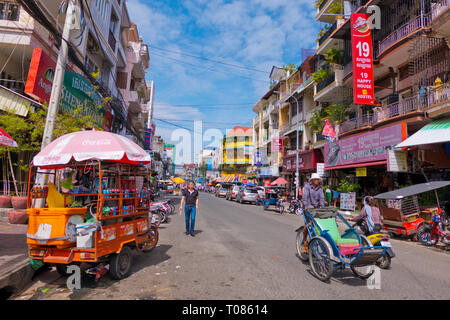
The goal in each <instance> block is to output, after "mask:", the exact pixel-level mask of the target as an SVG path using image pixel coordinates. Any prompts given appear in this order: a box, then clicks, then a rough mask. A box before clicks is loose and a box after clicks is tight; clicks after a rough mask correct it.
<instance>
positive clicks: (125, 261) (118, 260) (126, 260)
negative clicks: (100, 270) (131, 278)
mask: <svg viewBox="0 0 450 320" xmlns="http://www.w3.org/2000/svg"><path fill="white" fill-rule="evenodd" d="M110 264H111V268H110V273H111V277H112V278H113V279H115V280H120V279H123V278H125V277H127V276H128V275H129V274H130V272H131V266H132V264H133V254H132V252H131V250H130V248H128V247H127V246H124V247H123V248H122V251H120V253H118V254H117V253H115V254H113V255H112V257H111V260H110Z"/></svg>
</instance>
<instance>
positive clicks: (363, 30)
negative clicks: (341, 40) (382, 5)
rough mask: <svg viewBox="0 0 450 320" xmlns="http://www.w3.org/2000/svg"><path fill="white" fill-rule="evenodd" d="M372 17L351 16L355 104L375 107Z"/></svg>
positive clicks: (354, 14)
mask: <svg viewBox="0 0 450 320" xmlns="http://www.w3.org/2000/svg"><path fill="white" fill-rule="evenodd" d="M369 19H370V15H368V14H359V13H353V14H352V15H351V35H352V52H353V54H352V57H353V103H354V104H356V105H358V104H362V105H374V104H375V90H374V81H373V46H372V32H371V30H370V22H369Z"/></svg>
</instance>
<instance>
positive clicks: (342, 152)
mask: <svg viewBox="0 0 450 320" xmlns="http://www.w3.org/2000/svg"><path fill="white" fill-rule="evenodd" d="M404 135H405V134H404V130H403V124H398V125H394V126H391V127H387V128H383V129H378V130H375V131H372V132H368V133H365V134H360V135H357V136H353V137H349V138H346V139H342V140H338V141H337V142H335V143H329V144H326V145H325V167H326V168H329V167H335V166H343V165H351V164H355V163H364V162H373V161H383V160H387V150H389V149H391V148H392V147H394V146H396V145H397V144H399V143H400V142H402V141H403V140H404V139H405V138H404Z"/></svg>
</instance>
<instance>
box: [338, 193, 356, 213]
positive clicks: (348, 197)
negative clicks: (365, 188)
mask: <svg viewBox="0 0 450 320" xmlns="http://www.w3.org/2000/svg"><path fill="white" fill-rule="evenodd" d="M340 197H341V198H340V202H341V209H342V210H351V211H355V209H356V193H355V192H351V193H341V195H340Z"/></svg>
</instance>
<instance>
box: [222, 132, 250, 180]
mask: <svg viewBox="0 0 450 320" xmlns="http://www.w3.org/2000/svg"><path fill="white" fill-rule="evenodd" d="M252 136H253V129H252V127H241V126H236V127H234V129H233V130H231V131H230V132H229V133H228V134H227V135H226V136H225V138H223V140H222V150H223V153H222V168H221V169H222V170H221V171H222V172H223V174H240V173H241V174H242V173H245V172H246V170H247V168H248V167H249V166H251V165H252V160H253V142H252Z"/></svg>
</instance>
